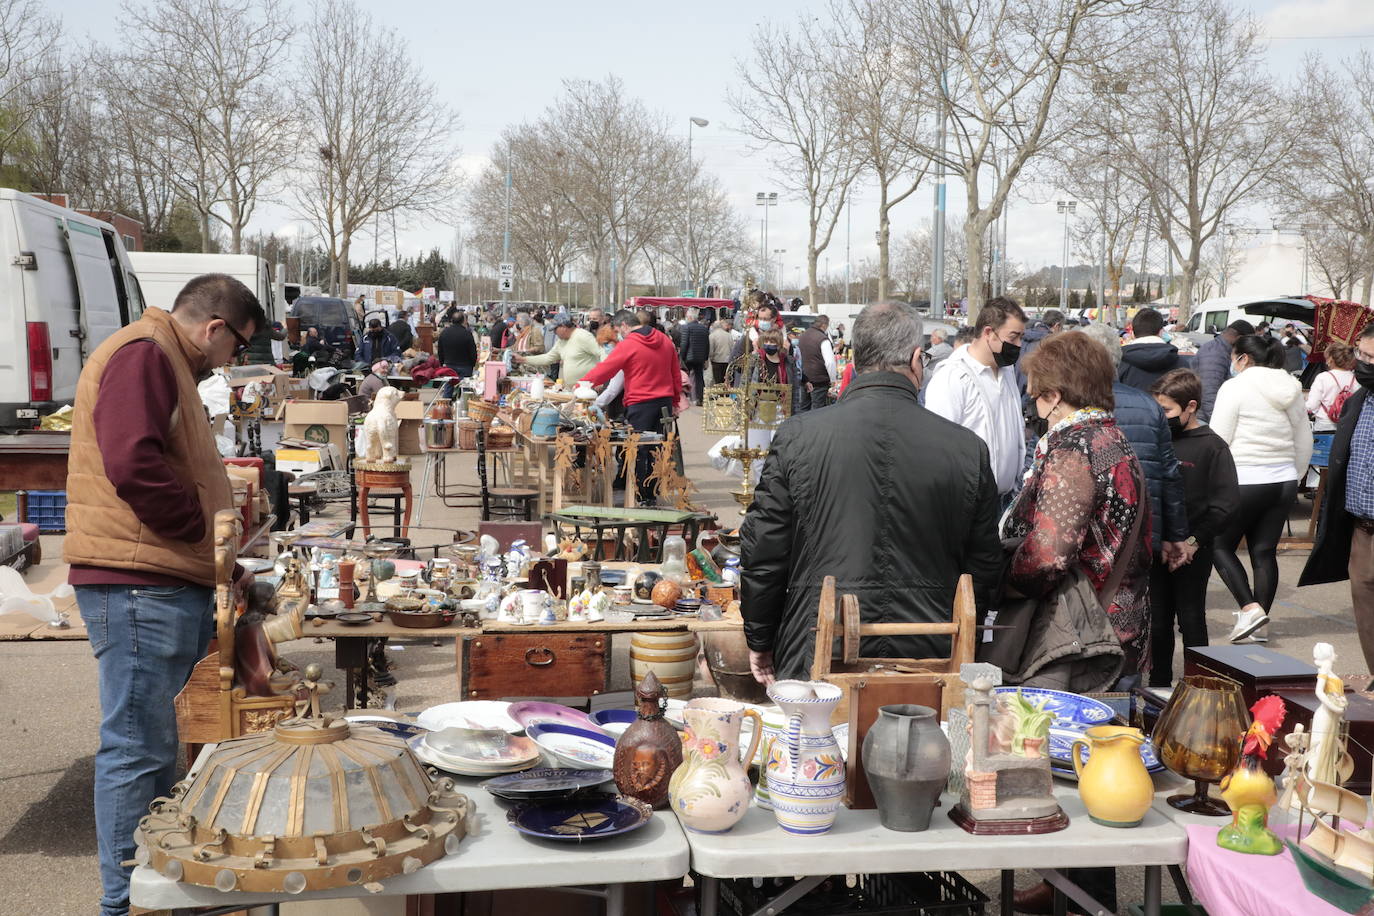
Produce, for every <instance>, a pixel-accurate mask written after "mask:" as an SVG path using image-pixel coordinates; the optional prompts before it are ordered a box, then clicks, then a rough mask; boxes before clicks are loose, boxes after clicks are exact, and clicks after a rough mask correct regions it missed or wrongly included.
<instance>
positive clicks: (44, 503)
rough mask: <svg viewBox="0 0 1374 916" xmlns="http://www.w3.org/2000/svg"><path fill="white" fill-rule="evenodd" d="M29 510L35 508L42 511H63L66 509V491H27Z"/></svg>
mask: <svg viewBox="0 0 1374 916" xmlns="http://www.w3.org/2000/svg"><path fill="white" fill-rule="evenodd" d="M28 493H29V508H30V509H32V508H34V507H35V506H37V507H40V508H43V509H65V508H67V491H66V490H29V491H28Z"/></svg>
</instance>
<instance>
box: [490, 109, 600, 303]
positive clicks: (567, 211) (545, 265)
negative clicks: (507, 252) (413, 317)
mask: <svg viewBox="0 0 1374 916" xmlns="http://www.w3.org/2000/svg"><path fill="white" fill-rule="evenodd" d="M550 139H551V138H550V137H549V136H548V134H546V133H545V132H544V131H542V130H541V129H539V128H538V127H535V126H532V125H520V126H517V127H513V128H508V129H507V130H506V131H505V132H504V133H503V135H502V139H501V141H500V142H499V143H497V144H496V146H495V147H494V148H493V149H492V152H491V161H490V163H488V165H487V167H486V168H485V169H483V170H482V172H481V174H480V175H479V176H478V178H477V180H476V182H475V183H474V184H473V186H472V187H471V188H470V189H469V192H468V195H467V212H468V220H469V222H470V223H471V224H472V226H473V227H474V232H475V234H476V239H475V241H476V244H477V245H478V246H479V247H480V248H481V249H482V251H483V252H484V253H485V254H486V255H487V256H488V258H489V259H490V260H493V261H499V260H500V257H499V256H500V255H501V252H502V237H503V235H504V232H505V195H506V168H507V166H508V165H509V168H510V171H511V192H510V224H511V251H512V254H511V257H512V258H513V259H514V261H515V264H516V272H517V275H518V276H519V277H521V278H522V279H533V280H535V281H536V282H538V283H539V298H540V299H541V300H545V299H547V298H548V296H547V284H548V283H549V282H554V283H557V282H558V281H559V280H560V279H561V278H562V277H563V274H564V272H565V271H566V270H567V269H568V267H569V266H570V265H571V264H572V262H573V261H574V259H575V258H576V257H577V255H578V245H577V242H576V239H575V238H574V229H575V224H574V221H573V219H572V212H571V207H570V206H569V205H568V203H567V201H566V199H565V198H564V197H563V195H562V193H561V186H560V184H559V180H560V176H561V172H562V161H561V160H562V158H563V157H562V155H561V151H560V150H559V149H558V148H557V146H556V144H554V143H552V142H550Z"/></svg>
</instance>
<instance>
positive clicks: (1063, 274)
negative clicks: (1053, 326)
mask: <svg viewBox="0 0 1374 916" xmlns="http://www.w3.org/2000/svg"><path fill="white" fill-rule="evenodd" d="M1058 209H1059V212H1060V213H1062V214H1064V263H1063V264H1062V265H1061V266H1060V268H1059V310H1060V311H1061V312H1062V311H1064V310H1065V309H1067V308H1068V307H1069V217H1071V216H1073V213H1074V211H1075V210H1077V209H1078V201H1076V200H1061V201H1059V202H1058ZM1099 314H1100V313H1099Z"/></svg>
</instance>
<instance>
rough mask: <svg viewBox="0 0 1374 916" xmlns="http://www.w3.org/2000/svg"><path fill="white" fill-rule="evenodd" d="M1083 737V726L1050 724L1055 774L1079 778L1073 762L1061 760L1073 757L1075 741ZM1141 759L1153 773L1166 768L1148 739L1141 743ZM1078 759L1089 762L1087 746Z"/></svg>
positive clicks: (1051, 766) (1083, 748) (1052, 762)
mask: <svg viewBox="0 0 1374 916" xmlns="http://www.w3.org/2000/svg"><path fill="white" fill-rule="evenodd" d="M1082 737H1083V729H1081V728H1061V727H1059V726H1055V725H1051V726H1050V770H1052V771H1053V772H1054V775H1056V776H1063V777H1066V778H1068V779H1077V778H1078V774H1077V773H1075V772H1074V771H1073V765H1072V764H1069V765H1065V764H1064V763H1061V762H1060V761H1067V760H1072V759H1073V758H1072V757H1070V756H1069V755H1070V752H1071V751H1072V749H1073V743H1074V742H1075V741H1077V740H1078V739H1079V738H1082ZM1140 759H1141V761H1143V762H1144V764H1145V769H1147V770H1149V771H1150V772H1151V773H1158V772H1159V771H1160V770H1162V769H1164V764H1162V763H1160V762H1159V758H1158V757H1156V756H1155V746H1154V742H1152V741H1146V742H1145V743H1144V744H1142V745H1140ZM1078 760H1079V762H1080V763H1087V762H1088V748H1087V747H1082V748H1079V751H1078Z"/></svg>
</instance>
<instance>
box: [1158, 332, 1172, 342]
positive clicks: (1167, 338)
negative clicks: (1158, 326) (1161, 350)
mask: <svg viewBox="0 0 1374 916" xmlns="http://www.w3.org/2000/svg"><path fill="white" fill-rule="evenodd" d="M1159 339H1160V340H1162V341H1164V342H1165V343H1168V342H1169V341H1171V340H1173V339H1174V335H1172V334H1170V333H1169V332H1168V331H1161V332H1160V334H1159Z"/></svg>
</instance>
